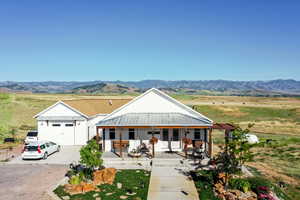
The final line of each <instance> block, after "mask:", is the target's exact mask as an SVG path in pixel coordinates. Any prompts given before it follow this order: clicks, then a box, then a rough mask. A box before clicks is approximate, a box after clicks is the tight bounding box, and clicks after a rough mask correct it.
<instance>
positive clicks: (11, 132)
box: [10, 128, 17, 139]
mask: <svg viewBox="0 0 300 200" xmlns="http://www.w3.org/2000/svg"><path fill="white" fill-rule="evenodd" d="M16 133H17V129H16V128H12V129H11V130H10V134H11V136H12V138H14V139H16Z"/></svg>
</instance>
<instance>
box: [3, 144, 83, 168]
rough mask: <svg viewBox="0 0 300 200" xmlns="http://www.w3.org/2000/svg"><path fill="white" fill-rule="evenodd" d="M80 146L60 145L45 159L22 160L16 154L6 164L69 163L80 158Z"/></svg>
mask: <svg viewBox="0 0 300 200" xmlns="http://www.w3.org/2000/svg"><path fill="white" fill-rule="evenodd" d="M80 148H81V146H61V149H60V152H56V153H54V154H52V155H50V156H49V157H48V158H47V159H46V160H43V159H41V160H22V157H21V156H17V157H16V158H13V159H12V160H11V161H9V162H8V163H7V164H50V165H51V164H55V165H69V164H70V163H73V162H76V163H78V161H79V160H80V153H79V150H80Z"/></svg>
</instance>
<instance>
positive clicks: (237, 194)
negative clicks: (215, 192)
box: [228, 190, 242, 197]
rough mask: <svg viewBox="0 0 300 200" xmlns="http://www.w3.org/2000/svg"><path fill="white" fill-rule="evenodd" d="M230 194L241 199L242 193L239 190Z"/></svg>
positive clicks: (231, 191)
mask: <svg viewBox="0 0 300 200" xmlns="http://www.w3.org/2000/svg"><path fill="white" fill-rule="evenodd" d="M228 192H230V193H232V194H234V195H235V196H236V197H240V196H241V195H242V192H241V191H239V190H229V191H228Z"/></svg>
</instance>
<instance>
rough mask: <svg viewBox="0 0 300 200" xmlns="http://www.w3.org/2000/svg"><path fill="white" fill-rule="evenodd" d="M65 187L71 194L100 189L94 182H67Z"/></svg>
mask: <svg viewBox="0 0 300 200" xmlns="http://www.w3.org/2000/svg"><path fill="white" fill-rule="evenodd" d="M64 189H65V191H66V192H67V193H69V194H71V195H74V194H81V193H86V192H90V191H99V189H98V188H97V187H96V186H95V185H94V184H93V183H86V182H81V183H80V184H78V185H71V184H66V185H64Z"/></svg>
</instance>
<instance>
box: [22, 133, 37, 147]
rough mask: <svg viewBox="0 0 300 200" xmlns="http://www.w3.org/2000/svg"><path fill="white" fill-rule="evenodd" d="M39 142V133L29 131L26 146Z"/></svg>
mask: <svg viewBox="0 0 300 200" xmlns="http://www.w3.org/2000/svg"><path fill="white" fill-rule="evenodd" d="M37 141H38V132H37V131H29V132H28V133H27V136H26V138H25V144H29V143H30V142H37Z"/></svg>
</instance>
